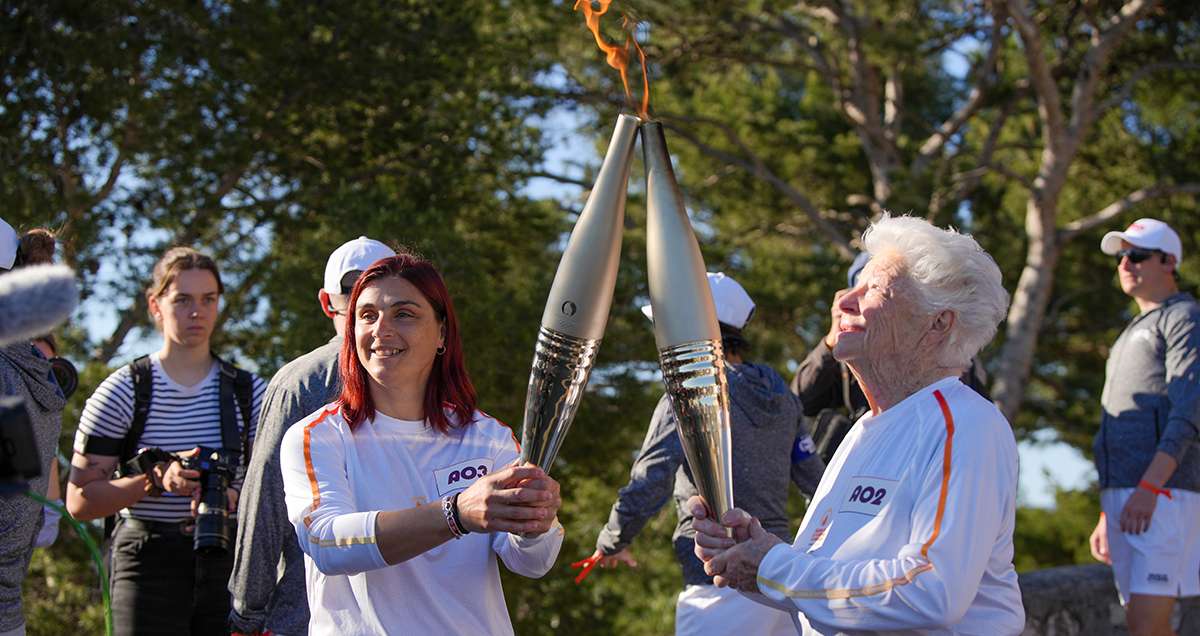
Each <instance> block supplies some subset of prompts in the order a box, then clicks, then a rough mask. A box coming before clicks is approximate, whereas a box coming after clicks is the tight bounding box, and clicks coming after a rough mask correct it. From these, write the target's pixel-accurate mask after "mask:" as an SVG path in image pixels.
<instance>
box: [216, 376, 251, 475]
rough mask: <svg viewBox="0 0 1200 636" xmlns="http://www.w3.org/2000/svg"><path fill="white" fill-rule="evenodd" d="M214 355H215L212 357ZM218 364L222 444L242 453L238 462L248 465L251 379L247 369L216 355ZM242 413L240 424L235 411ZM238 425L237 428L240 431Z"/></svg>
mask: <svg viewBox="0 0 1200 636" xmlns="http://www.w3.org/2000/svg"><path fill="white" fill-rule="evenodd" d="M213 357H216V356H213ZM217 363H218V364H220V365H221V379H220V399H221V445H222V446H224V447H225V448H227V449H229V450H237V451H238V452H240V453H241V464H242V465H243V466H248V465H249V464H250V425H251V420H250V416H251V413H252V411H253V402H254V380H253V378H252V376H251V375H250V372H248V371H244V370H242V369H239V368H237V367H235V366H233V365H232V364H230V363H228V362H226V361H224V360H222V359H221V358H219V357H217ZM235 405H236V407H237V409H238V411H240V412H241V415H242V426H241V427H239V426H238V423H237V411H234V407H235ZM239 428H240V431H239Z"/></svg>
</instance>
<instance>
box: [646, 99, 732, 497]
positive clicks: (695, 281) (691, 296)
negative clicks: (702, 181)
mask: <svg viewBox="0 0 1200 636" xmlns="http://www.w3.org/2000/svg"><path fill="white" fill-rule="evenodd" d="M641 130H642V152H643V153H644V157H645V164H646V261H647V262H646V270H647V275H648V277H649V287H650V304H651V306H652V308H653V314H654V338H655V341H656V343H657V344H658V359H659V363H660V365H661V366H662V372H663V381H664V382H665V384H666V387H667V395H668V396H669V397H670V401H671V409H672V411H673V412H674V415H675V424H676V426H677V427H678V429H679V438H680V441H681V442H682V443H683V449H684V453H685V455H686V456H687V461H688V466H689V467H690V468H691V471H692V477H693V478H694V479H695V480H696V488H697V489H698V490H699V491H700V495H701V496H702V497H703V498H704V501H705V503H707V504H708V507H709V509H710V510H711V511H712V513H713V514H715V515H716V516H717V518H718V519H720V518H721V517H722V516H723V515H724V514H725V512H726V511H728V510H729V509H730V508H732V507H733V468H732V465H731V459H730V457H731V444H730V433H729V386H728V384H727V383H726V379H725V354H724V351H723V350H722V348H721V331H720V328H719V327H718V326H717V312H716V308H715V307H714V306H713V299H712V292H711V291H710V290H709V287H708V280H707V278H706V276H705V270H704V258H703V257H702V256H701V254H700V245H699V243H697V242H696V235H695V233H694V232H693V231H692V226H691V223H690V222H689V221H688V217H687V211H686V210H685V209H684V207H683V195H682V194H681V193H680V191H679V184H678V182H677V181H676V180H675V173H674V171H673V170H672V168H671V157H670V155H669V154H668V152H667V142H666V138H665V137H664V136H663V130H662V124H660V123H658V122H646V123H644V124H643V125H642V129H641Z"/></svg>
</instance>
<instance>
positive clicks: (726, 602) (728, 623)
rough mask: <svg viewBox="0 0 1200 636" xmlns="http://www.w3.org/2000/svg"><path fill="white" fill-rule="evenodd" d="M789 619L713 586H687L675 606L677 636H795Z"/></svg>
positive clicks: (785, 613) (738, 593)
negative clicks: (760, 635)
mask: <svg viewBox="0 0 1200 636" xmlns="http://www.w3.org/2000/svg"><path fill="white" fill-rule="evenodd" d="M797 633H798V632H797V631H796V625H795V623H793V622H792V615H791V614H789V613H788V612H784V611H781V610H777V609H772V608H770V607H767V606H766V605H761V604H759V603H755V602H754V601H752V600H750V599H748V598H746V597H745V596H743V595H742V594H741V593H740V592H738V591H737V590H735V589H732V588H728V587H717V586H715V585H689V586H687V587H686V588H684V590H683V591H682V592H680V593H679V599H678V600H677V601H676V602H675V634H676V635H677V636H751V635H752V634H753V635H754V636H758V634H763V635H767V636H783V635H785V634H787V635H789V636H795V634H797Z"/></svg>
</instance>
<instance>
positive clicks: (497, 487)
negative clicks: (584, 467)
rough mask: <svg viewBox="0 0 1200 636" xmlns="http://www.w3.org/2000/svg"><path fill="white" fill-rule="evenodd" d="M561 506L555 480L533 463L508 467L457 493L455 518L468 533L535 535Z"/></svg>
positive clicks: (547, 523) (549, 521) (551, 524)
mask: <svg viewBox="0 0 1200 636" xmlns="http://www.w3.org/2000/svg"><path fill="white" fill-rule="evenodd" d="M560 506H562V497H560V496H559V486H558V482H557V481H554V480H553V479H551V478H550V476H549V475H547V474H546V472H545V471H543V470H542V469H541V468H538V467H537V466H533V465H529V464H526V465H521V466H509V467H508V468H505V469H503V470H500V471H497V472H495V473H492V474H490V475H487V476H486V477H484V478H482V479H480V480H478V481H476V482H475V483H473V484H471V486H470V487H469V488H467V489H466V490H464V491H463V492H462V494H460V495H459V496H458V518H459V520H460V521H462V524H463V526H464V527H465V528H466V529H467V531H469V532H512V533H518V534H523V535H525V536H537V535H539V534H542V533H544V532H546V531H547V530H549V529H550V528H552V527H553V526H554V518H555V516H556V515H557V514H558V509H559V507H560Z"/></svg>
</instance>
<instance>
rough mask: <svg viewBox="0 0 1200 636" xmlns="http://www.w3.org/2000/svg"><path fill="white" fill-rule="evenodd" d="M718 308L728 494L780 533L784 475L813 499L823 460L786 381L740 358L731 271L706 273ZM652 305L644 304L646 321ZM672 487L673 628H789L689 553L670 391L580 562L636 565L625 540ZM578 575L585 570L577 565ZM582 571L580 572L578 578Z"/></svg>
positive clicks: (744, 309) (784, 523) (684, 474)
mask: <svg viewBox="0 0 1200 636" xmlns="http://www.w3.org/2000/svg"><path fill="white" fill-rule="evenodd" d="M708 283H709V287H710V288H711V289H712V294H713V301H714V304H715V305H716V309H717V321H718V322H719V324H720V328H721V341H722V345H723V348H724V350H725V362H726V364H727V366H726V374H727V378H728V381H729V403H730V408H729V415H730V430H731V433H732V448H733V458H732V463H733V499H734V501H736V502H737V503H738V505H739V506H741V507H743V508H745V509H747V510H752V511H753V514H754V515H755V516H756V517H758V518H759V519H762V520H763V526H764V527H765V528H766V529H767V531H768V532H772V533H774V534H776V535H777V536H779V537H781V538H786V537H789V536H791V535H790V528H789V526H788V515H787V499H788V481H789V480H790V481H792V482H793V483H795V484H796V485H797V486H798V487H799V488H800V490H801V492H803V493H804V494H805V495H806V496H811V495H812V493H813V491H814V490H815V489H816V486H817V483H818V482H819V481H820V479H821V473H822V472H824V470H825V465H824V463H823V462H822V461H821V459H820V458H819V457H818V456H817V455H816V454H815V453H814V450H815V448H814V447H813V443H812V438H811V437H810V436H809V434H808V431H806V430H805V429H804V424H803V419H802V417H801V410H800V401H799V400H798V399H797V398H796V396H795V395H793V394H792V393H791V391H789V390H788V386H787V382H786V381H785V380H784V379H783V378H782V377H780V375H779V374H778V373H776V372H775V371H774V370H772V369H771V368H770V367H767V366H764V365H760V364H754V363H752V362H749V361H747V360H746V359H745V355H746V351H747V349H748V348H749V345H748V344H747V342H746V340H745V339H744V338H743V336H742V328H744V327H745V325H746V323H747V322H749V321H750V317H751V316H752V315H753V313H754V301H753V300H751V298H750V296H749V294H747V293H746V290H745V289H743V288H742V286H741V285H739V284H738V282H737V281H735V280H734V279H733V278H730V277H729V276H726V275H724V274H720V273H717V274H709V275H708ZM649 310H650V307H649V306H647V307H643V308H642V311H643V312H644V313H645V314H646V315H647V317H649V318H651V319H653V315H652V314H651V312H650V311H649ZM672 490H674V496H675V504H676V513H677V515H678V517H679V523H678V525H677V526H676V529H675V535H674V538H673V539H674V544H675V556H676V558H677V560H678V561H679V565H680V567H681V568H682V569H683V578H684V583H685V588H684V590H683V592H681V593H680V594H679V598H678V600H677V602H676V605H675V633H676V634H706V635H715V634H794V633H795V629H794V627H793V625H792V620H791V618H790V617H789V616H788V614H786V613H784V612H780V611H776V610H774V609H771V608H768V607H763V606H762V605H759V604H757V603H754V602H753V601H750V600H748V599H746V598H744V597H742V596H741V595H740V594H738V593H737V592H736V591H734V590H731V589H728V588H717V587H715V586H714V585H713V584H712V577H710V576H708V575H707V574H705V573H704V565H703V564H702V563H701V562H700V560H699V559H698V558H696V555H695V553H694V548H695V543H694V537H695V531H694V530H693V529H692V515H691V514H690V513H689V512H687V509H686V508H685V507H684V503H685V502H687V500H688V498H690V497H692V496H694V495H696V494H697V490H696V485H695V483H694V482H693V481H692V476H691V473H690V471H689V470H688V468H687V464H686V462H685V457H684V452H683V446H682V445H681V443H680V441H679V434H678V433H677V432H676V430H675V416H674V414H673V413H672V411H671V406H670V402H669V401H668V397H667V396H666V395H664V396H663V397H662V399H661V400H659V402H658V406H657V408H655V410H654V415H653V417H652V418H651V419H650V430H649V431H648V432H647V433H646V440H645V442H643V444H642V448H641V451H640V452H639V453H638V456H637V458H636V459H635V460H634V463H633V469H632V470H631V471H630V480H629V483H628V484H627V485H626V486H625V487H624V488H622V489H621V491H620V493H619V494H618V495H617V501H616V503H614V504H613V507H612V511H611V513H610V514H609V519H608V523H607V525H605V526H604V528H603V529H602V530H601V531H600V536H599V537H598V538H597V540H596V551H595V553H594V554H593V555H592V556H591V558H589V559H585V560H584V561H582V562H580V564H578V565H582V566H586V567H590V566H591V565H592V564H599V565H600V567H616V566H618V565H619V564H621V563H624V564H626V565H629V566H631V567H637V561H636V560H635V559H634V557H633V555H632V554H631V553H630V551H629V545H630V543H631V542H632V541H633V539H634V537H636V536H637V534H638V532H639V531H641V529H642V527H644V526H645V525H646V522H647V521H649V520H650V518H651V517H653V516H654V515H655V514H657V513H658V511H659V510H660V509H661V508H662V507H663V505H664V504H666V502H667V500H668V499H669V498H670V497H671V494H672ZM585 573H586V570H585ZM582 576H583V575H582V574H581V578H582Z"/></svg>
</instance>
